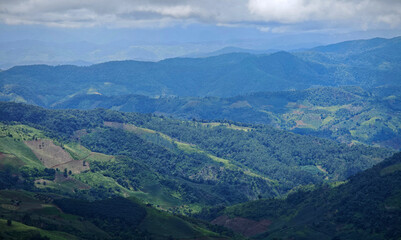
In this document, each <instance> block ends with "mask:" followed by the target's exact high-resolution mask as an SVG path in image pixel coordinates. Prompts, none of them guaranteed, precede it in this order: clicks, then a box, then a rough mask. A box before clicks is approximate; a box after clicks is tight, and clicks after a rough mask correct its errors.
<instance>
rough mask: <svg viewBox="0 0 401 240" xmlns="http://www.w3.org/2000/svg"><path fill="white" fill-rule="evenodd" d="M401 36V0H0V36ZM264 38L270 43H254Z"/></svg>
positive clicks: (296, 39) (302, 41)
mask: <svg viewBox="0 0 401 240" xmlns="http://www.w3.org/2000/svg"><path fill="white" fill-rule="evenodd" d="M399 35H401V0H187V1H185V0H112V1H110V0H0V42H7V41H8V42H10V41H15V40H26V39H31V40H41V41H56V42H62V41H89V42H96V43H106V42H113V41H114V42H115V41H124V40H127V39H129V40H130V41H134V42H135V41H136V42H138V43H144V42H145V43H152V42H158V43H164V44H167V43H183V42H184V43H185V42H220V43H221V44H220V45H222V46H224V44H226V45H238V46H242V47H244V46H245V47H249V48H252V47H253V48H283V49H285V48H296V47H309V46H312V45H313V44H325V43H332V42H338V41H342V40H350V39H359V38H371V37H388V38H389V37H394V36H399ZM288 36H291V37H288ZM260 39H262V40H264V41H265V42H263V43H264V44H265V45H269V46H265V45H263V44H259V45H255V44H254V43H255V42H257V41H258V40H260ZM283 39H284V40H283ZM245 41H248V42H249V44H248V45H247V44H243V43H244V42H245ZM241 44H242V45H241Z"/></svg>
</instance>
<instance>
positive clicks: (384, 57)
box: [0, 38, 401, 107]
mask: <svg viewBox="0 0 401 240" xmlns="http://www.w3.org/2000/svg"><path fill="white" fill-rule="evenodd" d="M399 39H400V38H393V39H380V41H379V40H374V39H373V40H363V41H355V42H351V43H340V44H338V45H331V46H325V47H321V48H316V49H312V50H308V51H304V52H301V53H294V54H292V53H288V52H276V53H272V54H268V55H253V54H249V53H229V54H223V55H219V56H212V57H207V58H198V59H196V58H173V59H166V60H163V61H160V62H140V61H121V62H107V63H102V64H96V65H92V66H88V67H77V66H71V65H62V66H46V65H31V66H19V67H13V68H11V69H8V70H6V71H2V72H0V92H1V95H0V96H1V98H0V99H1V100H7V101H9V100H11V101H19V102H26V103H30V104H36V105H40V106H46V107H48V106H51V105H53V104H57V103H58V102H59V101H64V100H66V99H68V98H70V97H72V96H75V95H77V94H85V93H90V94H101V95H106V96H112V95H121V94H142V95H147V96H171V95H173V96H198V97H203V96H218V97H232V96H236V95H242V94H248V93H252V92H256V91H282V90H293V89H306V88H310V87H312V86H343V85H356V86H361V87H364V88H370V87H379V86H389V85H396V86H399V85H400V82H401V81H400V77H399V76H401V74H400V73H401V72H400V71H401V70H400V69H401V67H400V61H399V60H400V55H399V52H400V51H397V50H398V49H400V46H401V43H400V40H399ZM349 45H352V46H353V47H349ZM354 45H356V46H360V47H354ZM365 45H366V46H368V47H366V46H365ZM354 49H355V51H354ZM344 52H346V53H344Z"/></svg>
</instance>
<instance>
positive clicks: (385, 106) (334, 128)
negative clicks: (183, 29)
mask: <svg viewBox="0 0 401 240" xmlns="http://www.w3.org/2000/svg"><path fill="white" fill-rule="evenodd" d="M400 101H401V88H400V87H379V88H373V89H370V90H363V89H362V88H360V87H339V88H333V87H324V88H312V89H307V90H298V91H283V92H259V93H252V94H248V95H243V96H236V97H231V98H218V97H206V98H195V97H187V98H184V97H161V98H150V97H146V96H141V95H122V96H104V95H97V94H83V95H76V96H74V97H71V98H69V99H68V100H65V101H60V102H58V103H56V104H54V105H52V107H53V108H63V109H70V108H75V109H92V108H97V107H102V108H107V109H119V110H121V111H125V112H141V113H155V114H159V115H160V114H161V115H166V116H174V117H177V118H182V119H193V118H195V119H202V120H208V121H216V120H231V121H236V122H242V123H258V124H269V125H271V126H273V127H275V128H279V129H284V130H290V131H293V132H296V133H300V134H308V135H315V136H320V137H326V138H331V139H335V140H337V141H339V142H343V143H347V144H354V143H358V142H360V143H365V144H369V145H377V146H383V147H388V148H394V149H400V148H401V135H400V132H401V125H400V123H401V108H400V107H399V106H400Z"/></svg>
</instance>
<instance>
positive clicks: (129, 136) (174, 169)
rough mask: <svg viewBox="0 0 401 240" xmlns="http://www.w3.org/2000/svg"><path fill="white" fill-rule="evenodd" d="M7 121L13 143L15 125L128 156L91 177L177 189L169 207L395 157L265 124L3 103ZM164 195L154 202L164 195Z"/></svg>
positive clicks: (0, 114)
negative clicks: (174, 203)
mask: <svg viewBox="0 0 401 240" xmlns="http://www.w3.org/2000/svg"><path fill="white" fill-rule="evenodd" d="M0 121H2V122H3V123H4V124H6V126H5V130H4V136H5V137H6V138H4V139H5V140H7V139H10V140H12V139H13V138H15V137H16V136H18V134H17V135H14V134H13V131H11V130H7V129H8V128H9V127H10V125H9V124H23V125H28V126H30V127H33V128H35V129H38V130H39V131H43V132H44V133H43V134H45V136H47V138H51V139H55V140H57V141H61V142H64V143H65V144H69V143H70V144H71V143H73V142H74V141H78V143H79V144H82V146H83V147H86V148H87V149H89V150H91V151H93V152H98V153H102V154H106V155H111V156H124V158H119V159H117V160H116V161H115V162H113V161H112V162H107V161H96V162H94V163H91V165H90V166H91V171H93V172H95V173H96V174H104V176H107V177H109V178H113V179H114V180H115V181H117V182H118V183H119V184H120V185H121V186H126V187H127V188H128V189H136V190H140V191H143V192H147V193H148V194H149V193H150V194H151V193H152V192H154V191H156V192H158V191H159V190H160V189H169V190H166V191H165V193H164V194H165V195H166V196H167V197H165V198H166V199H170V200H169V201H173V202H174V201H178V203H194V204H195V203H196V204H201V205H202V204H209V205H210V204H218V203H221V204H226V203H235V202H242V201H246V200H249V199H255V198H257V197H258V195H260V196H265V197H274V196H280V195H283V194H285V193H287V192H288V191H289V190H291V189H293V188H294V187H297V186H300V185H306V184H318V183H322V182H323V181H329V182H332V181H341V180H345V179H346V178H347V177H349V176H352V175H353V174H355V173H357V172H359V171H361V170H364V169H366V168H369V167H371V166H373V165H374V164H375V163H377V162H380V161H381V160H383V159H384V158H385V157H387V156H389V155H390V154H391V153H392V152H391V151H389V150H386V149H380V148H373V147H368V146H363V145H354V146H348V145H346V144H340V143H337V142H335V141H331V140H326V139H320V138H316V137H311V136H302V135H297V134H293V133H288V132H285V131H281V130H275V129H273V128H271V127H268V126H262V125H242V124H235V123H230V124H223V123H202V122H196V121H181V120H174V119H170V118H166V117H155V116H152V115H150V114H137V113H122V112H117V111H111V110H102V109H97V110H91V111H79V110H45V109H43V108H40V107H34V106H29V105H25V104H16V103H4V102H3V103H0ZM7 126H9V127H7ZM11 126H12V125H11ZM21 131H22V130H21ZM21 131H20V132H21ZM24 131H25V130H24ZM24 131H22V132H24ZM26 131H28V130H26ZM28 132H30V131H28ZM7 137H8V138H7ZM30 138H32V136H31V137H30ZM36 138H38V136H36ZM74 139H76V140H74ZM77 139H78V140H77ZM5 146H6V145H5ZM7 146H8V145H7ZM74 156H75V155H74ZM126 169H134V170H135V172H136V171H139V172H138V174H139V173H141V174H144V176H142V177H141V176H140V174H139V175H137V174H134V175H133V174H132V172H130V171H127V170H126ZM140 169H143V171H142V170H140ZM146 169H148V170H146ZM145 170H146V171H145ZM155 174H156V175H155ZM159 174H160V175H159ZM87 177H89V176H87ZM144 181H145V182H144ZM157 189H159V190H157ZM160 191H161V190H160ZM160 191H159V193H158V194H151V195H150V196H153V197H160V194H161V193H160ZM175 191H178V194H179V195H176V194H177V193H174V192H175ZM162 195H163V194H162ZM172 199H175V200H172Z"/></svg>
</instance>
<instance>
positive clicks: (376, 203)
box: [203, 153, 401, 239]
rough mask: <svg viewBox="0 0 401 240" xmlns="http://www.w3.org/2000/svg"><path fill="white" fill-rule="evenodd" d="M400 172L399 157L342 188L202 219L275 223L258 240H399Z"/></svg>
mask: <svg viewBox="0 0 401 240" xmlns="http://www.w3.org/2000/svg"><path fill="white" fill-rule="evenodd" d="M400 166H401V154H400V153H398V154H395V155H394V156H393V157H391V158H389V159H387V160H385V161H383V162H382V163H380V164H378V165H376V166H374V167H373V168H371V169H369V170H366V171H364V172H362V173H359V174H356V175H355V176H353V177H351V178H350V179H349V181H348V182H347V183H345V184H342V185H340V186H337V187H330V186H328V185H323V186H321V187H317V188H316V189H309V190H307V189H305V190H304V191H299V192H296V193H293V194H290V195H289V196H288V198H286V199H283V200H274V199H263V200H258V201H254V202H249V203H245V204H241V205H236V206H233V207H229V208H226V209H225V210H223V211H221V212H220V213H217V214H216V212H215V213H213V214H210V213H212V212H213V211H209V215H203V217H209V218H212V217H213V216H218V215H221V214H225V215H228V216H230V217H231V218H233V217H243V218H247V219H252V220H261V219H269V220H270V221H272V224H271V225H270V226H269V230H268V231H267V232H266V233H263V234H260V235H258V236H254V237H255V239H277V238H281V239H294V238H295V239H399V238H400V237H401V231H400V227H399V226H400V225H401V205H400V203H401V195H400V193H401V189H400V186H401V185H400V183H401V171H400V170H401V167H400Z"/></svg>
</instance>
